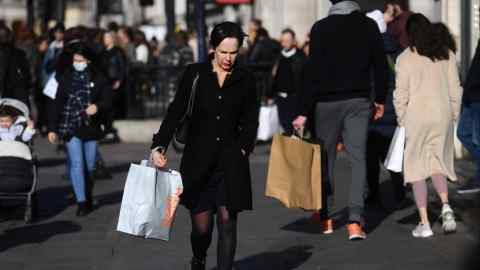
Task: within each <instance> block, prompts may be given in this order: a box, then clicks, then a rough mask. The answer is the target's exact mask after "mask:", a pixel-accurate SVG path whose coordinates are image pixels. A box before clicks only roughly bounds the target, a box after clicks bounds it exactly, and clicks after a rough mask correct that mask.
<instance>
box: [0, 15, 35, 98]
mask: <svg viewBox="0 0 480 270" xmlns="http://www.w3.org/2000/svg"><path fill="white" fill-rule="evenodd" d="M31 87H32V78H31V74H30V64H29V63H28V60H27V56H26V54H25V52H23V51H22V50H20V49H18V48H15V46H14V45H13V34H12V32H11V31H10V29H9V28H8V27H7V26H6V25H4V24H0V98H14V99H18V100H20V101H22V102H23V103H25V104H26V105H28V106H30V103H29V99H28V97H29V94H30V88H31Z"/></svg>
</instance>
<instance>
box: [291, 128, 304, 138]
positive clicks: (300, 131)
mask: <svg viewBox="0 0 480 270" xmlns="http://www.w3.org/2000/svg"><path fill="white" fill-rule="evenodd" d="M304 131H305V130H304V129H303V128H299V129H293V132H292V135H291V137H293V138H298V139H303V136H304V135H305V133H304Z"/></svg>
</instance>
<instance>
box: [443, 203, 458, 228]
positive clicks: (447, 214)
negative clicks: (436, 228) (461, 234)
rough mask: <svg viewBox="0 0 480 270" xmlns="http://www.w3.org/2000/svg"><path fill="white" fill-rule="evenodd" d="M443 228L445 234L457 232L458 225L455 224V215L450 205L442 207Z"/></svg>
mask: <svg viewBox="0 0 480 270" xmlns="http://www.w3.org/2000/svg"><path fill="white" fill-rule="evenodd" d="M441 217H442V228H443V231H444V232H445V233H452V232H455V231H456V230H457V223H456V222H455V214H454V213H453V210H452V208H450V205H448V204H444V205H443V207H442V216H441Z"/></svg>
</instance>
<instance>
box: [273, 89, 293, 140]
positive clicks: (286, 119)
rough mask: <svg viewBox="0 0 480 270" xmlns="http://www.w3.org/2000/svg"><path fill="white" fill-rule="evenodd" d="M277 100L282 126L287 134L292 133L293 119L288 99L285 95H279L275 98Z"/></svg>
mask: <svg viewBox="0 0 480 270" xmlns="http://www.w3.org/2000/svg"><path fill="white" fill-rule="evenodd" d="M275 102H276V103H277V109H278V119H279V120H280V125H281V126H282V128H283V130H284V131H285V133H286V134H292V132H293V126H292V121H293V119H291V117H290V113H289V110H290V108H289V104H288V99H287V98H283V97H277V98H276V99H275Z"/></svg>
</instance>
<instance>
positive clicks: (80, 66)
mask: <svg viewBox="0 0 480 270" xmlns="http://www.w3.org/2000/svg"><path fill="white" fill-rule="evenodd" d="M73 68H74V69H75V70H76V71H79V72H82V71H84V70H85V69H86V68H87V63H85V62H82V63H77V62H75V63H73Z"/></svg>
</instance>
